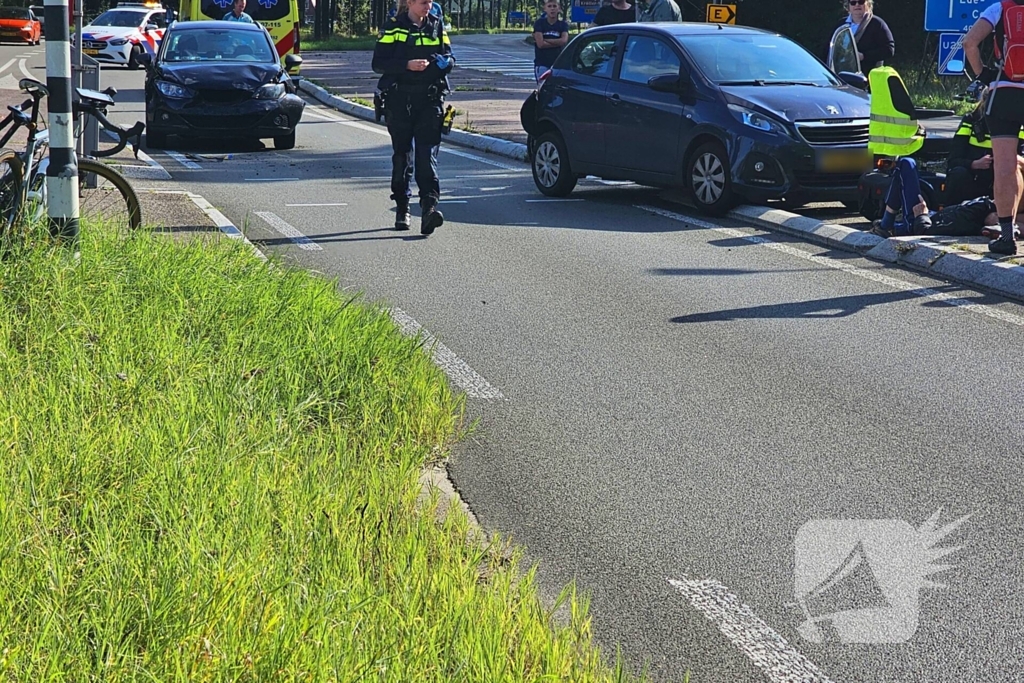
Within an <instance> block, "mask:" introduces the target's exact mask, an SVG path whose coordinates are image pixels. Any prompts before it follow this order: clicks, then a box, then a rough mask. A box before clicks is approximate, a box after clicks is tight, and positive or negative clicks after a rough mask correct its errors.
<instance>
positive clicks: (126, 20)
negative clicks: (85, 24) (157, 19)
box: [89, 10, 144, 28]
mask: <svg viewBox="0 0 1024 683" xmlns="http://www.w3.org/2000/svg"><path fill="white" fill-rule="evenodd" d="M143 17H144V15H143V14H142V12H126V11H124V10H110V11H109V12H104V13H103V14H101V15H99V16H98V17H96V18H95V19H93V20H92V21H91V22H89V25H90V26H118V27H121V28H136V27H138V26H140V25H141V24H142V19H143Z"/></svg>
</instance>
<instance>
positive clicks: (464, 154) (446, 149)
mask: <svg viewBox="0 0 1024 683" xmlns="http://www.w3.org/2000/svg"><path fill="white" fill-rule="evenodd" d="M441 151H442V152H448V154H454V155H455V156H457V157H462V158H463V159H472V160H473V161H479V162H480V163H481V164H487V165H489V166H497V167H498V168H503V169H505V170H506V171H522V172H523V173H525V172H526V170H525V169H523V168H519V167H517V166H512V165H511V164H505V163H502V162H500V161H492V160H491V159H485V158H483V157H479V156H477V155H476V154H470V153H469V152H463V151H462V150H461V149H451V148H450V147H445V146H444V145H442V146H441Z"/></svg>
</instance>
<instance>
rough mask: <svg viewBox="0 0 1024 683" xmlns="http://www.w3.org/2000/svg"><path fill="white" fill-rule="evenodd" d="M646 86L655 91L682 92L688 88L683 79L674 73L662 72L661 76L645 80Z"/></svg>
mask: <svg viewBox="0 0 1024 683" xmlns="http://www.w3.org/2000/svg"><path fill="white" fill-rule="evenodd" d="M647 87H649V88H650V89H651V90H654V91H655V92H674V93H679V94H682V93H684V92H686V91H687V90H689V86H688V84H687V83H686V82H685V80H684V79H683V78H682V77H680V76H678V75H675V74H663V75H661V76H654V77H652V78H651V79H650V80H649V81H647Z"/></svg>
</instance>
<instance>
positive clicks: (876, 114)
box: [868, 66, 924, 157]
mask: <svg viewBox="0 0 1024 683" xmlns="http://www.w3.org/2000/svg"><path fill="white" fill-rule="evenodd" d="M868 79H869V81H870V83H871V123H870V124H869V126H868V149H869V150H871V152H872V153H873V154H877V155H880V156H890V157H899V156H907V155H910V154H913V153H914V152H916V151H917V150H919V149H921V146H922V145H924V135H922V134H920V132H919V130H918V124H917V119H915V118H914V117H913V116H912V110H911V111H908V112H904V111H900V110H899V109H897V108H896V105H895V104H894V101H895V100H898V101H900V102H903V103H910V94H909V93H908V92H907V86H906V85H904V84H903V79H902V78H900V75H899V73H897V71H896V69H894V68H892V67H891V66H880V67H877V68H875V69H872V70H871V72H870V73H869V74H868ZM904 109H906V106H904Z"/></svg>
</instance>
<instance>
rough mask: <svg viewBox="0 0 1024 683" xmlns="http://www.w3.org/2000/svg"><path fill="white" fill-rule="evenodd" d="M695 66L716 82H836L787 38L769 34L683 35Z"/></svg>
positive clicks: (827, 83)
mask: <svg viewBox="0 0 1024 683" xmlns="http://www.w3.org/2000/svg"><path fill="white" fill-rule="evenodd" d="M680 42H682V44H683V47H684V48H685V49H686V51H687V52H688V53H689V54H690V56H691V57H692V59H693V61H694V62H695V63H696V65H697V68H698V69H700V70H701V72H702V73H703V74H704V75H705V76H706V77H707V78H708V80H710V81H712V82H714V83H717V84H719V85H771V84H773V83H774V84H792V83H807V84H810V85H838V84H839V82H838V81H837V80H836V79H835V77H834V76H832V74H830V73H829V71H828V69H826V68H825V66H824V65H822V64H821V63H820V62H819V61H818V60H816V59H815V58H814V57H812V56H811V53H809V52H808V51H807V50H805V49H804V48H802V47H800V46H799V45H797V44H796V43H794V42H793V41H791V40H789V39H788V38H783V37H782V36H773V35H769V34H756V35H714V34H712V35H708V36H686V37H685V38H683V39H682V40H681V41H680Z"/></svg>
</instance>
